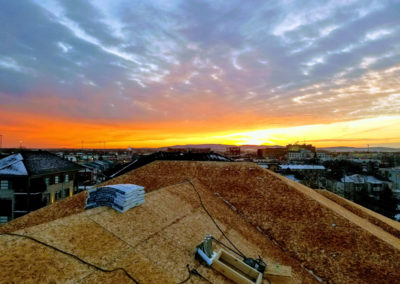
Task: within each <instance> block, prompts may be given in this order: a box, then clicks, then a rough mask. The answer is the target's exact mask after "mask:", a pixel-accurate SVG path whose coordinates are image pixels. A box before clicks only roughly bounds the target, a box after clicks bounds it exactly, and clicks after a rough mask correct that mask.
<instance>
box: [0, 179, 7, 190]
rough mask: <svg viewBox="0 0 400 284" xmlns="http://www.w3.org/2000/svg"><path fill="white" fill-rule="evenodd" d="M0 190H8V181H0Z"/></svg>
mask: <svg viewBox="0 0 400 284" xmlns="http://www.w3.org/2000/svg"><path fill="white" fill-rule="evenodd" d="M0 189H8V180H2V181H0Z"/></svg>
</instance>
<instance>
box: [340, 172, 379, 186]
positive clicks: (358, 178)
mask: <svg viewBox="0 0 400 284" xmlns="http://www.w3.org/2000/svg"><path fill="white" fill-rule="evenodd" d="M341 182H351V183H372V184H383V183H385V182H384V181H383V180H380V179H377V178H376V177H374V176H364V175H358V174H355V175H352V176H345V177H343V178H342V179H341Z"/></svg>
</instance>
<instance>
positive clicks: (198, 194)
mask: <svg viewBox="0 0 400 284" xmlns="http://www.w3.org/2000/svg"><path fill="white" fill-rule="evenodd" d="M186 181H187V182H189V183H190V185H191V186H192V187H193V189H194V191H195V192H196V193H197V196H198V197H199V200H200V204H201V207H203V209H204V211H205V212H206V213H207V215H208V216H209V217H210V219H211V221H213V223H214V225H215V226H216V227H217V229H218V230H219V231H220V232H221V233H222V235H223V236H224V237H225V239H227V241H228V242H229V243H230V244H231V245H232V246H233V247H234V248H235V250H236V254H237V255H239V256H241V257H243V258H244V259H245V258H247V257H246V256H245V255H244V254H243V253H242V252H241V251H240V250H239V249H238V248H237V247H236V246H235V244H234V243H233V242H232V241H231V240H230V239H229V238H228V236H227V235H226V234H225V233H224V232H223V231H222V229H221V228H220V227H219V226H218V224H217V222H216V221H215V220H214V218H213V216H212V215H211V214H210V212H208V210H207V208H206V207H205V206H204V203H203V200H202V199H201V196H200V193H199V192H198V191H197V189H196V187H195V186H194V184H193V183H192V181H191V180H189V179H187V180H186ZM214 240H215V239H214ZM231 251H232V249H231Z"/></svg>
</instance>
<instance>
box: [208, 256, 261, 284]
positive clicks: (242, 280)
mask: <svg viewBox="0 0 400 284" xmlns="http://www.w3.org/2000/svg"><path fill="white" fill-rule="evenodd" d="M212 267H213V268H214V269H215V270H217V271H219V272H220V273H222V274H223V275H225V276H226V277H227V278H229V279H231V280H233V281H234V282H236V283H238V284H254V283H255V282H253V281H251V280H249V279H248V278H246V277H244V276H243V275H242V274H240V273H238V272H237V271H235V270H233V269H232V268H230V267H229V266H227V265H226V264H224V263H222V262H221V261H219V260H214V261H213V264H212Z"/></svg>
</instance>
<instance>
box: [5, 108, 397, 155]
mask: <svg viewBox="0 0 400 284" xmlns="http://www.w3.org/2000/svg"><path fill="white" fill-rule="evenodd" d="M11 118H12V120H11ZM254 120H257V117H249V116H247V117H245V119H244V118H243V119H242V121H241V123H240V118H238V117H236V118H235V117H222V118H221V120H220V121H218V123H217V122H214V123H210V122H208V121H196V122H188V121H183V122H176V121H164V122H142V123H127V122H120V123H118V122H115V123H111V122H95V121H78V120H67V119H61V118H54V117H48V116H43V115H38V114H22V113H20V114H17V115H16V113H14V112H13V113H11V112H2V113H1V114H0V121H13V123H10V124H8V125H1V131H2V133H1V134H3V147H4V148H6V147H9V148H11V147H19V146H20V144H22V146H23V147H26V148H81V147H82V146H83V147H84V148H103V147H105V148H127V147H133V148H140V147H151V148H153V147H154V148H155V147H164V146H172V145H185V144H232V145H246V144H247V145H249V144H251V145H286V144H289V143H294V142H296V141H299V142H300V143H302V142H303V141H305V142H306V143H312V144H314V145H316V146H317V147H330V146H356V147H357V146H362V147H365V145H366V144H370V145H371V146H372V145H383V144H391V145H393V146H394V147H399V146H396V145H400V137H396V136H395V134H396V133H400V116H382V117H376V118H369V119H363V120H354V121H347V122H335V123H325V124H318V125H315V124H314V125H302V126H286V127H285V126H284V125H283V126H275V127H271V126H268V125H265V126H264V127H262V126H261V125H257V129H254V128H253V129H249V130H246V128H245V126H246V124H247V125H252V124H251V122H252V121H254ZM232 121H235V122H237V123H232ZM232 125H234V126H235V127H233V126H232ZM221 129H222V130H221ZM371 137H372V138H371Z"/></svg>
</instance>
